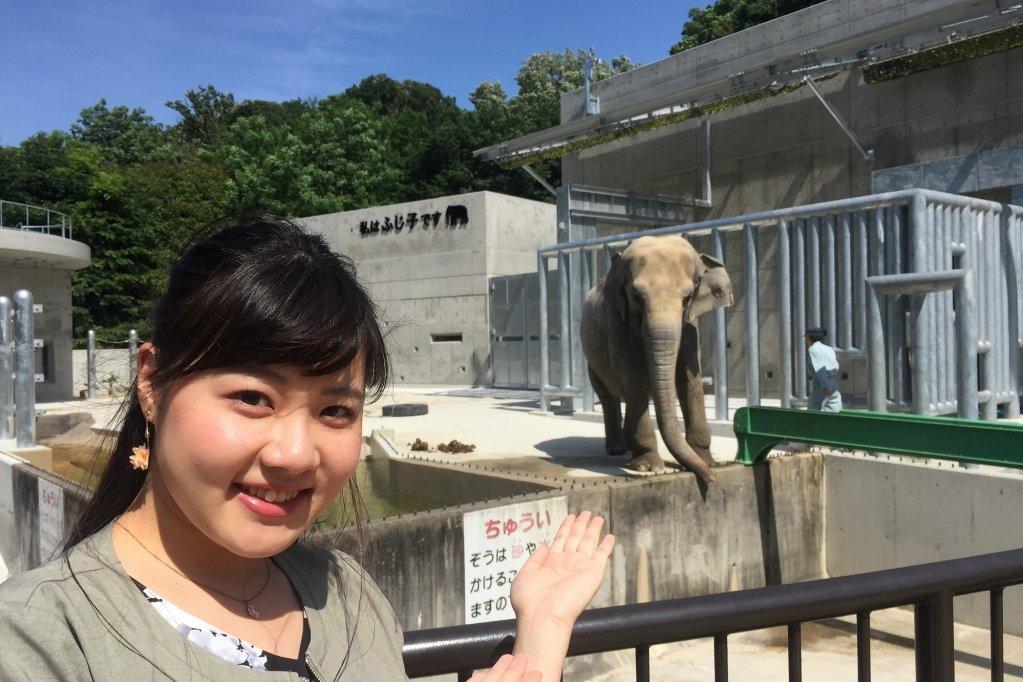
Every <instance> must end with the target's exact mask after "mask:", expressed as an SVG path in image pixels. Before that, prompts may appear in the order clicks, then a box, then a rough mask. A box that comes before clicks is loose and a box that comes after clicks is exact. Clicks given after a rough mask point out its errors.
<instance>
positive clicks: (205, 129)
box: [166, 85, 237, 146]
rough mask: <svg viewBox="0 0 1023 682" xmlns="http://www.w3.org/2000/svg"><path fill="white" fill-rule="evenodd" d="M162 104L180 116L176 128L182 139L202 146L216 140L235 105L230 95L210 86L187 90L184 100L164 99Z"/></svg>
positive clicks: (228, 120) (232, 96)
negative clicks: (164, 101) (164, 103)
mask: <svg viewBox="0 0 1023 682" xmlns="http://www.w3.org/2000/svg"><path fill="white" fill-rule="evenodd" d="M166 104H167V107H168V108H170V109H172V110H173V111H176V112H177V113H178V114H179V115H180V116H181V122H180V123H178V124H177V127H178V129H179V130H180V131H181V134H182V135H183V136H184V138H185V139H186V140H188V141H189V142H192V143H195V144H198V145H203V146H209V145H213V144H216V143H217V141H218V140H219V139H220V135H221V133H222V132H223V131H224V129H225V128H226V127H227V125H229V124H230V122H231V121H230V117H231V115H232V114H233V113H234V111H235V109H236V108H237V105H236V104H235V101H234V95H232V94H231V93H229V92H221V91H220V90H217V89H216V88H215V87H213V86H212V85H206V86H203V87H200V88H196V89H194V90H189V91H188V92H186V93H185V99H184V100H180V99H176V100H167V102H166Z"/></svg>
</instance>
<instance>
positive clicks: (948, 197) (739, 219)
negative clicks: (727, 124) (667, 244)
mask: <svg viewBox="0 0 1023 682" xmlns="http://www.w3.org/2000/svg"><path fill="white" fill-rule="evenodd" d="M913 197H920V198H922V199H924V200H928V201H937V202H942V203H944V204H947V205H951V206H958V207H962V208H974V209H977V210H983V211H999V210H1001V209H1002V208H1003V204H1000V203H998V202H997V201H990V200H988V199H977V198H974V197H966V196H962V195H959V194H949V193H947V192H938V191H935V190H930V189H919V188H917V189H900V190H896V191H894V192H884V193H880V194H869V195H866V196H860V197H851V198H848V199H834V200H832V201H822V202H820V203H816V204H806V205H803V206H793V207H790V208H776V209H772V210H770V211H759V212H757V213H746V214H743V215H733V216H726V217H724V218H714V219H713V220H703V221H700V222H696V223H682V224H679V225H666V226H664V227H659V228H656V229H652V230H636V231H633V232H626V233H623V234H614V235H609V236H607V237H594V238H592V239H582V240H578V241H574V242H562V243H559V244H550V245H547V246H541V247H540V248H539V249H537V253H538V254H540V255H543V256H550V255H553V254H556V253H564V252H568V251H576V250H578V249H582V248H591V247H596V246H603V245H605V244H620V243H625V242H631V241H633V240H635V239H639V238H640V237H647V236H659V235H665V234H689V235H692V234H710V233H711V231H712V230H714V229H715V228H717V229H723V230H724V231H726V232H727V231H729V229H732V230H738V229H741V228H742V227H744V226H745V225H754V226H758V225H770V224H776V223H778V221H779V220H792V219H799V218H809V217H814V216H823V215H827V214H830V213H842V212H846V211H866V210H870V209H875V208H884V207H888V206H891V205H893V204H904V203H907V202H909V200H910V199H912V198H913ZM1005 206H1007V207H1008V208H1009V210H1012V209H1014V208H1015V209H1017V210H1020V209H1019V207H1014V206H1011V205H1009V204H1005Z"/></svg>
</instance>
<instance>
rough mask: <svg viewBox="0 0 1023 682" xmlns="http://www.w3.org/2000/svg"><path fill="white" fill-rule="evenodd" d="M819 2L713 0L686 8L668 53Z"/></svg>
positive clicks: (686, 48) (814, 0)
mask: <svg viewBox="0 0 1023 682" xmlns="http://www.w3.org/2000/svg"><path fill="white" fill-rule="evenodd" d="M822 1H823V0H717V2H715V3H714V4H712V5H708V6H707V7H705V8H703V9H700V8H698V7H693V8H692V9H690V10H689V19H688V20H687V21H686V22H685V24H684V25H683V26H682V40H680V41H679V42H677V43H675V44H674V45H672V46H671V50H670V54H677V53H679V52H682V51H683V50H688V49H689V48H691V47H696V46H697V45H703V44H704V43H709V42H710V41H712V40H717V39H718V38H723V37H724V36H727V35H731V34H732V33H735V32H737V31H741V30H743V29H746V28H750V27H751V26H756V25H757V24H762V23H764V22H765V21H770V20H771V19H776V18H777V17H781V16H785V15H786V14H791V13H792V12H795V11H797V10H801V9H803V8H805V7H809V6H810V5H816V4H817V3H818V2H822Z"/></svg>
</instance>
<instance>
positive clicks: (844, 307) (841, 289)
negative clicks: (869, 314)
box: [835, 213, 853, 351]
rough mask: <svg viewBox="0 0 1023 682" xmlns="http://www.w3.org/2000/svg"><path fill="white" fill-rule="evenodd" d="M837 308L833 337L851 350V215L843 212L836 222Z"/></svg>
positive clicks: (843, 346)
mask: <svg viewBox="0 0 1023 682" xmlns="http://www.w3.org/2000/svg"><path fill="white" fill-rule="evenodd" d="M838 248H839V254H840V257H839V259H838V308H839V318H838V319H839V325H838V331H837V332H836V336H835V339H836V340H837V341H838V344H839V347H840V348H842V349H843V350H847V351H850V350H853V323H852V320H853V295H852V288H853V287H852V274H853V263H852V215H850V214H849V213H843V214H842V215H841V217H840V219H839V224H838Z"/></svg>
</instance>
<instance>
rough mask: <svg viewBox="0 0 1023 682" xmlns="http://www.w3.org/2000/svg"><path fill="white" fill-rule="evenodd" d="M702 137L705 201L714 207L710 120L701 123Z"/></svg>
mask: <svg viewBox="0 0 1023 682" xmlns="http://www.w3.org/2000/svg"><path fill="white" fill-rule="evenodd" d="M700 136H701V137H702V138H703V200H704V201H705V202H707V206H708V207H709V206H712V205H713V204H712V202H713V199H712V196H713V194H712V192H711V185H710V119H709V118H706V117H705V118H704V119H703V120H701V121H700Z"/></svg>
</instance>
